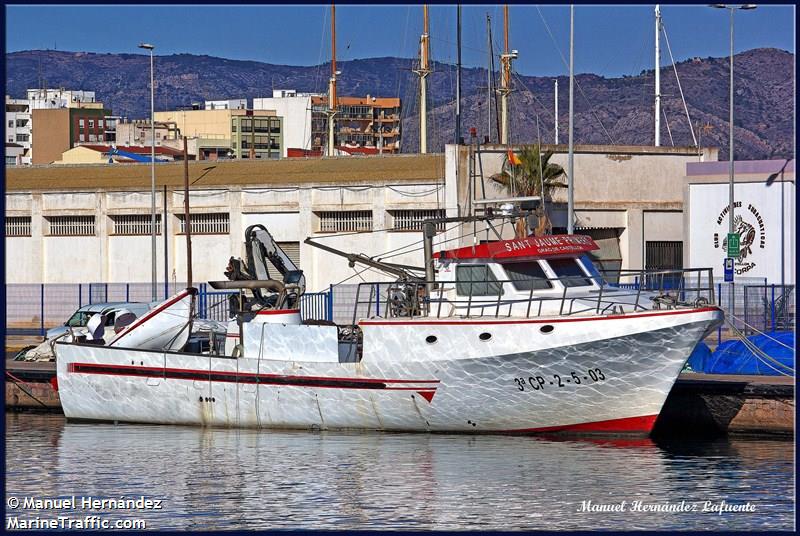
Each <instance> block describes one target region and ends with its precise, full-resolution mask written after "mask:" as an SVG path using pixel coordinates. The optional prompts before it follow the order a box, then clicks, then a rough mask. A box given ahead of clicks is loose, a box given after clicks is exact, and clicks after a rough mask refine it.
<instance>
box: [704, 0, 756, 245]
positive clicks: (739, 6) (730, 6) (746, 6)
mask: <svg viewBox="0 0 800 536" xmlns="http://www.w3.org/2000/svg"><path fill="white" fill-rule="evenodd" d="M711 7H714V8H717V9H727V10H728V11H729V12H730V15H731V19H730V20H731V22H730V28H731V60H730V61H731V67H730V77H731V79H730V105H729V106H730V107H729V110H728V114H729V115H728V123H729V125H728V128H729V134H728V135H729V141H728V144H729V148H728V179H729V182H730V188H729V208H730V214H729V215H728V216H729V224H728V236H730V235H732V234H733V12H734V11H736V10H737V9H744V10H747V9H755V8H756V7H757V6H756V5H755V4H711ZM729 240H730V239H729ZM726 256H727V253H726Z"/></svg>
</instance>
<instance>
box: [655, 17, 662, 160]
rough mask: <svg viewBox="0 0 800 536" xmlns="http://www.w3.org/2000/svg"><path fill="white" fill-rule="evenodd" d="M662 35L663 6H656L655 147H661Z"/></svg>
mask: <svg viewBox="0 0 800 536" xmlns="http://www.w3.org/2000/svg"><path fill="white" fill-rule="evenodd" d="M660 34H661V6H659V5H658V4H656V64H655V65H656V95H655V98H656V103H655V120H656V122H655V129H656V133H655V146H656V147H658V146H659V145H661V57H660V53H659V52H660V51H659V42H658V41H659V37H660Z"/></svg>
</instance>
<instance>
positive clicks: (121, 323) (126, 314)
mask: <svg viewBox="0 0 800 536" xmlns="http://www.w3.org/2000/svg"><path fill="white" fill-rule="evenodd" d="M134 320H136V315H135V314H133V313H132V312H130V311H128V310H127V309H120V310H119V311H118V312H117V318H116V319H115V320H114V333H119V332H120V331H122V330H123V329H125V328H127V327H128V326H130V325H131V324H132V323H133V321H134Z"/></svg>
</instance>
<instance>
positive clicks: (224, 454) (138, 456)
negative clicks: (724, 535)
mask: <svg viewBox="0 0 800 536" xmlns="http://www.w3.org/2000/svg"><path fill="white" fill-rule="evenodd" d="M793 452H794V445H793V443H792V442H791V441H780V440H764V439H757V440H756V439H751V440H748V439H723V440H715V441H708V440H706V441H687V440H681V441H669V442H662V441H658V442H656V441H652V440H649V439H641V440H584V439H580V440H577V439H575V440H554V439H545V438H531V437H506V436H460V435H426V434H383V433H347V434H345V433H331V432H324V433H312V432H283V431H280V432H276V431H265V430H261V431H257V430H227V429H203V428H190V427H172V426H140V425H113V424H78V423H67V422H66V421H65V419H64V418H63V417H61V416H56V415H35V414H9V415H7V416H6V504H7V505H8V504H9V501H12V498H15V499H18V500H20V501H24V498H25V497H33V498H37V499H46V498H57V497H71V496H76V497H77V501H80V500H81V498H83V497H92V498H115V499H118V498H120V496H124V497H126V498H139V497H141V496H145V497H146V498H148V499H151V500H160V501H161V509H160V510H155V509H150V510H135V509H123V510H108V509H106V510H91V511H89V510H85V509H82V508H81V505H80V504H77V505H76V506H75V507H72V506H70V505H67V507H66V509H65V510H59V509H57V510H44V509H37V508H35V507H34V505H30V504H29V505H28V507H26V506H25V505H24V504H22V503H21V505H20V506H19V507H17V508H16V509H15V510H10V509H9V508H8V507H7V509H6V516H7V519H6V523H8V517H9V516H17V517H18V518H19V519H24V518H27V519H33V518H36V517H39V518H41V519H45V518H54V517H57V516H58V515H67V516H69V515H72V516H74V517H76V518H77V517H81V518H83V517H84V516H85V515H87V514H98V515H99V516H100V517H102V518H107V519H109V520H118V519H134V518H137V519H143V520H145V522H146V523H147V528H148V529H194V530H198V529H233V528H253V529H268V528H326V529H371V528H392V529H472V530H476V529H484V530H486V529H497V530H506V529H509V530H515V529H520V530H522V529H525V530H531V529H533V530H536V529H539V530H542V529H548V530H559V529H567V530H569V529H571V530H576V529H629V530H630V529H727V530H741V529H767V530H769V529H783V530H791V529H793V527H794V525H793V523H794V521H793V520H794V514H793V512H794V507H795V504H794V500H793V489H794V470H793V469H794V465H793V460H794V455H793ZM588 501H591V503H588ZM623 501H625V503H623ZM633 501H641V503H640V505H639V506H638V507H637V506H636V504H635V503H633ZM682 501H683V503H682ZM707 501H710V502H709V503H707ZM721 501H725V505H724V506H723V508H728V507H730V506H731V505H735V506H736V507H738V508H745V506H744V505H746V504H747V503H749V505H750V506H749V507H747V508H749V509H751V510H754V511H750V512H746V511H745V512H743V511H739V512H731V511H725V512H723V513H722V514H720V513H719V512H718V511H706V512H703V508H704V506H705V507H706V508H708V509H715V510H719V506H720V504H721ZM12 502H13V501H12ZM620 505H622V506H620ZM693 506H694V508H696V511H691V510H692V508H693ZM597 508H602V509H608V508H616V509H618V510H621V511H616V512H608V511H601V512H598V511H594V509H597ZM653 508H656V509H658V508H662V509H663V508H672V509H673V510H678V511H672V512H663V511H661V512H658V511H656V512H653V511H645V510H646V509H650V510H652V509H653ZM681 509H682V510H681ZM587 510H588V511H587Z"/></svg>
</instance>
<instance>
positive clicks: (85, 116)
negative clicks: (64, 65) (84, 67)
mask: <svg viewBox="0 0 800 536" xmlns="http://www.w3.org/2000/svg"><path fill="white" fill-rule="evenodd" d="M110 115H111V110H108V109H106V108H104V107H103V105H102V104H101V103H99V102H92V103H88V102H87V103H79V104H78V105H77V106H71V107H68V108H57V109H43V108H33V110H32V111H31V120H32V122H33V125H34V128H33V129H32V137H31V144H32V147H33V148H34V150H33V155H32V163H33V164H50V163H52V162H54V161H56V160H59V159H60V158H61V155H62V153H64V151H68V150H69V149H71V148H73V147H75V146H76V145H79V144H81V143H103V142H105V139H106V117H107V116H110Z"/></svg>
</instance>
